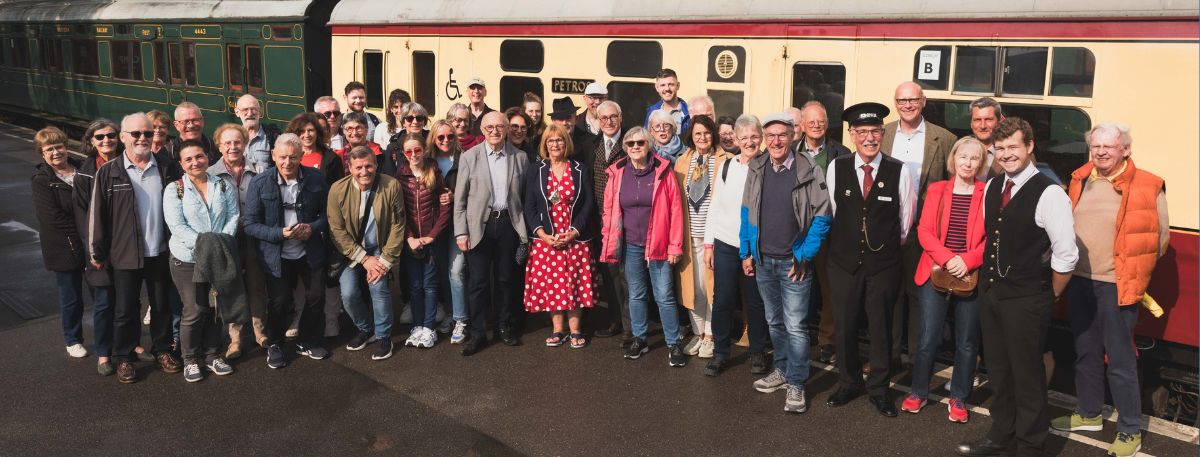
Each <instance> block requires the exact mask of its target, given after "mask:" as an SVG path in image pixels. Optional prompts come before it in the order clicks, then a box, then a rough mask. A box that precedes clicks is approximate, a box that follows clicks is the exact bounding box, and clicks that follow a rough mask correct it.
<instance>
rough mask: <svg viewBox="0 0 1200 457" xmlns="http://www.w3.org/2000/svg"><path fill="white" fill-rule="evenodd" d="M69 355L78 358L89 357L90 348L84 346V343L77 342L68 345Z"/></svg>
mask: <svg viewBox="0 0 1200 457" xmlns="http://www.w3.org/2000/svg"><path fill="white" fill-rule="evenodd" d="M67 355H69V356H71V357H74V358H77V359H82V358H84V357H87V355H88V350H87V348H85V347H83V345H82V344H79V343H75V344H72V345H70V346H67Z"/></svg>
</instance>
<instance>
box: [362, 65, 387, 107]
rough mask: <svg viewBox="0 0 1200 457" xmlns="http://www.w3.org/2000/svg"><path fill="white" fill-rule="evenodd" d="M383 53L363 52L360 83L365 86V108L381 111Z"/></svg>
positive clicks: (384, 88)
mask: <svg viewBox="0 0 1200 457" xmlns="http://www.w3.org/2000/svg"><path fill="white" fill-rule="evenodd" d="M383 81H384V78H383V52H380V51H363V61H362V83H363V85H364V86H367V108H370V109H383V108H384V106H383V102H384V100H385V98H384V95H383V91H384V90H386V89H387V87H385V84H384V82H383Z"/></svg>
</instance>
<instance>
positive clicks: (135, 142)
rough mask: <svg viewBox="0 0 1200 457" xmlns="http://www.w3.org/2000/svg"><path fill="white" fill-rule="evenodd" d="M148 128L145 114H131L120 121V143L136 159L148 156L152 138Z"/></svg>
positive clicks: (148, 122) (152, 134)
mask: <svg viewBox="0 0 1200 457" xmlns="http://www.w3.org/2000/svg"><path fill="white" fill-rule="evenodd" d="M150 126H151V124H150V118H149V117H146V113H141V112H138V113H133V114H130V115H128V116H125V117H124V118H123V119H121V143H124V144H125V150H126V151H128V152H129V153H130V154H132V155H134V156H137V157H147V156H149V155H150V140H151V139H152V138H153V137H154V130H152V129H151V128H150Z"/></svg>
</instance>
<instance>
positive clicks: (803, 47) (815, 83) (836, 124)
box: [784, 25, 858, 143]
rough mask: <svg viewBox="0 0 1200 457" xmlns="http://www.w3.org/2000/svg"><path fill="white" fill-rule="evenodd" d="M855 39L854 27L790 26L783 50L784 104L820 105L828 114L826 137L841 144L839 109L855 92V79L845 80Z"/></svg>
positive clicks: (852, 61) (842, 130) (853, 56)
mask: <svg viewBox="0 0 1200 457" xmlns="http://www.w3.org/2000/svg"><path fill="white" fill-rule="evenodd" d="M857 36H858V27H856V26H841V25H834V26H828V25H793V26H789V27H788V42H787V45H786V47H785V51H784V52H785V62H786V63H787V76H786V77H785V79H784V80H785V81H788V83H787V85H786V90H785V94H784V96H785V97H786V98H787V103H789V106H793V107H796V108H802V107H803V106H804V104H806V103H808V102H810V101H817V102H820V103H821V104H822V105H824V106H825V112H826V114H827V115H828V122H829V126H828V130H827V131H826V134H825V135H826V137H827V138H833V139H835V140H837V141H839V142H843V143H844V141H842V137H843V136H844V135H845V132H846V126H845V125H844V124H843V123H842V122H841V117H842V110H843V109H845V107H846V96H847V94H849V95H850V96H851V97H854V96H856V89H857V88H856V87H854V84H853V82H854V80H853V79H852V78H847V75H848V74H854V67H855V62H856V60H857V55H858V53H857V46H856V41H855V39H856V38H857ZM852 99H853V98H852Z"/></svg>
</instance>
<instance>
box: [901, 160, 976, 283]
mask: <svg viewBox="0 0 1200 457" xmlns="http://www.w3.org/2000/svg"><path fill="white" fill-rule="evenodd" d="M953 180H954V178H950V180H946V181H938V182H935V183H933V184H930V185H929V188H927V189H926V190H925V206H924V207H922V208H921V222H920V224H918V225H917V239H918V240H920V242H921V249H922V250H924V251H925V252H923V253H921V261H920V262H918V263H917V274H916V276H914V277H913V280H914V281H916V283H917V285H918V286H921V285H924V284H925V281H928V280H929V269H930V268H933V265H934V263H937V264H938V265H941V266H945V265H946V262H948V261H950V259H953V258H954V256H955V255H956V254H955V253H953V252H951V251H950V250H949V249H946V245H945V239H946V232H948V231H949V230H950V204H951V201H952V200H953V199H954V181H953ZM983 186H984V182H983V181H980V180H979V179H976V180H975V192H974V193H972V194H971V210H970V212H968V213H967V252H964V253H962V254H957V255H961V256H962V259H963V263H965V264H967V269H968V270H974V269H976V268H979V266H980V265H982V264H983V243H984V235H986V234H987V232H986V231H985V229H984V227H983ZM939 206H940V207H941V208H942V211H941V213H942V220H940V221H939V220H937V219H938V207H939ZM939 228H940V229H941V230H938V229H939Z"/></svg>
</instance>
